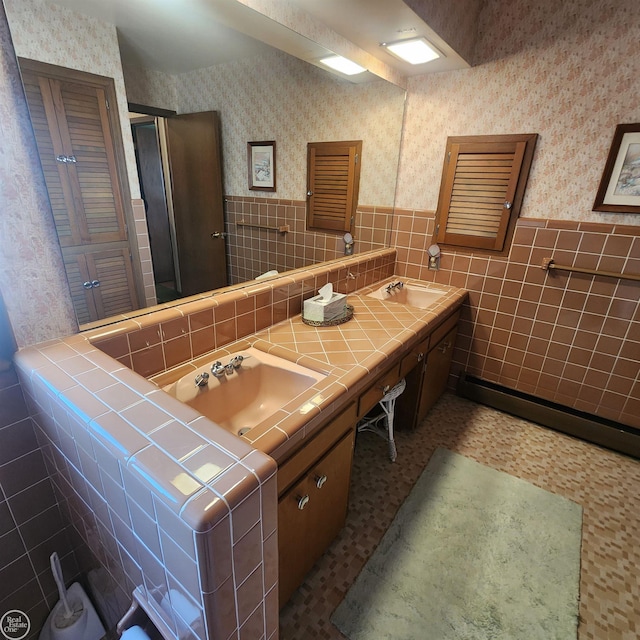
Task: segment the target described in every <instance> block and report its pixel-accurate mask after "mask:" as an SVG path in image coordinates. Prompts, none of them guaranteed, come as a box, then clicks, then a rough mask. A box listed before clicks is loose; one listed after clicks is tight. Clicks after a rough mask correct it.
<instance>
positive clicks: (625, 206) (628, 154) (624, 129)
mask: <svg viewBox="0 0 640 640" xmlns="http://www.w3.org/2000/svg"><path fill="white" fill-rule="evenodd" d="M593 210H594V211H609V212H614V213H640V124H619V125H618V126H617V127H616V131H615V133H614V135H613V142H612V143H611V149H610V150H609V157H608V158H607V163H606V165H605V167H604V172H603V174H602V180H601V181H600V187H599V189H598V193H597V194H596V201H595V203H594V205H593Z"/></svg>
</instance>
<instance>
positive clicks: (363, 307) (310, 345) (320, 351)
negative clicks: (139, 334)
mask: <svg viewBox="0 0 640 640" xmlns="http://www.w3.org/2000/svg"><path fill="white" fill-rule="evenodd" d="M397 280H398V278H397V277H394V278H389V279H387V280H384V281H382V282H379V283H376V284H375V285H373V286H371V287H366V288H364V289H361V290H359V291H358V292H357V293H352V294H349V296H348V298H347V302H348V303H349V304H350V305H352V306H353V309H354V314H353V318H352V319H351V320H349V321H348V322H346V323H344V324H341V325H336V326H330V327H313V326H309V325H307V324H305V323H304V322H303V321H302V318H301V316H300V315H298V316H295V317H293V318H291V319H289V320H285V321H283V322H280V323H278V324H276V325H274V326H272V327H269V328H267V329H265V330H263V331H260V332H258V333H256V334H254V335H253V336H249V337H247V338H245V339H242V340H239V341H237V342H235V343H233V344H230V345H227V346H226V348H225V349H221V350H218V351H216V352H214V353H210V354H207V355H205V356H202V357H200V358H198V359H196V360H194V361H193V362H191V363H188V364H186V365H182V366H180V367H176V368H174V369H172V370H169V371H166V372H164V373H161V374H159V375H157V376H154V377H152V378H150V380H151V381H152V382H154V383H155V384H157V385H158V386H159V387H164V386H165V385H168V384H170V383H172V382H175V381H176V380H177V379H179V378H181V377H182V376H183V375H186V374H191V373H194V372H196V371H198V370H200V369H202V368H203V367H204V366H205V365H208V364H210V363H212V362H213V361H215V360H216V359H220V360H223V359H224V358H226V357H227V356H229V355H230V354H234V353H238V352H240V351H242V350H243V349H246V348H248V347H249V346H253V347H256V348H258V349H260V350H262V351H267V352H269V353H273V354H274V355H277V356H280V357H282V358H284V359H287V360H290V361H293V362H297V363H299V364H301V365H303V366H306V367H308V368H311V369H313V370H316V371H320V372H322V373H325V374H328V375H327V376H326V378H324V379H323V380H322V381H320V382H318V383H316V384H314V385H313V386H312V387H311V388H309V389H308V390H306V391H305V392H303V393H302V394H300V395H299V396H297V397H296V398H295V399H294V400H292V401H291V402H289V403H288V404H287V405H285V406H284V407H283V408H282V409H280V410H278V411H277V412H276V413H275V414H274V415H273V416H271V417H270V418H268V419H266V420H264V421H263V422H262V423H260V424H258V425H256V426H255V427H254V428H253V429H251V430H250V431H249V432H248V433H246V434H245V435H243V436H241V438H242V439H243V440H245V441H247V442H248V443H250V444H251V446H252V447H254V448H256V449H258V450H259V451H262V452H263V453H266V454H268V455H270V456H271V457H273V458H274V459H275V460H276V461H279V460H281V459H283V458H284V457H285V456H286V455H287V454H288V453H289V452H290V451H291V450H292V449H294V448H297V445H299V443H301V441H302V440H304V439H305V438H307V437H309V436H310V435H311V434H312V433H313V432H314V431H315V430H316V429H317V428H318V427H319V426H320V425H321V424H322V423H324V422H326V421H327V420H328V419H329V418H331V417H332V416H333V415H334V414H337V413H338V412H339V411H340V410H341V409H342V408H343V407H344V406H345V405H346V403H347V402H348V401H349V400H351V399H352V398H354V397H355V396H356V395H357V394H358V393H359V392H360V391H362V390H363V389H364V388H365V387H366V386H367V385H368V384H369V383H370V381H371V379H372V378H373V377H374V376H375V375H376V374H378V373H382V372H383V371H384V369H385V367H386V364H387V362H388V358H389V357H391V356H400V355H401V354H402V353H403V352H405V351H408V350H409V349H410V348H412V347H413V345H414V344H415V342H417V341H418V340H419V339H421V338H422V336H424V335H425V334H426V332H427V331H429V329H430V328H435V327H436V326H437V325H439V324H440V323H441V322H442V321H443V320H444V319H445V318H447V317H448V316H449V315H451V313H453V312H454V311H455V310H456V309H458V308H459V307H460V306H461V305H462V303H463V301H464V300H465V298H466V295H467V292H466V291H465V290H464V289H459V288H457V287H451V286H447V285H441V284H433V283H427V282H421V281H419V280H412V279H410V278H402V281H403V282H405V283H412V282H413V283H418V284H421V285H423V286H426V287H427V288H429V289H435V290H439V291H444V292H445V293H444V295H443V296H442V297H440V298H438V300H437V301H436V302H435V303H434V304H433V305H431V306H430V307H429V308H427V309H419V308H416V307H410V306H407V305H403V304H398V303H394V302H385V301H382V300H378V299H376V298H372V297H370V296H368V295H367V294H369V293H371V292H372V291H374V290H376V289H379V288H380V287H382V286H384V285H385V284H387V283H388V282H392V281H397ZM320 411H322V415H320Z"/></svg>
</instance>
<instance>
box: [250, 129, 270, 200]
mask: <svg viewBox="0 0 640 640" xmlns="http://www.w3.org/2000/svg"><path fill="white" fill-rule="evenodd" d="M247 162H248V165H249V189H253V190H255V191H275V190H276V143H275V141H273V140H271V141H270V142H248V143H247Z"/></svg>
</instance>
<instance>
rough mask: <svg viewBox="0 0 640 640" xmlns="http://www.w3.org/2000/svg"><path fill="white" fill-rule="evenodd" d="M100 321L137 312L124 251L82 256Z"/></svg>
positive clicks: (126, 251)
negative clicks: (84, 259) (85, 263)
mask: <svg viewBox="0 0 640 640" xmlns="http://www.w3.org/2000/svg"><path fill="white" fill-rule="evenodd" d="M85 258H86V261H87V269H88V272H89V275H90V277H91V281H92V282H96V281H97V282H98V283H99V285H97V286H95V285H94V287H93V289H92V291H93V296H94V300H95V305H96V310H97V313H98V317H99V318H105V317H109V316H115V315H118V314H121V313H127V312H129V311H131V310H132V309H136V308H137V306H138V305H137V300H136V299H135V288H134V286H133V273H132V270H131V260H130V258H129V251H128V250H127V249H113V250H109V251H96V252H91V253H87V254H85Z"/></svg>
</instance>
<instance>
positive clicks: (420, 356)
mask: <svg viewBox="0 0 640 640" xmlns="http://www.w3.org/2000/svg"><path fill="white" fill-rule="evenodd" d="M423 358H424V353H422V351H421V352H420V353H419V354H418V362H422V359H423Z"/></svg>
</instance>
